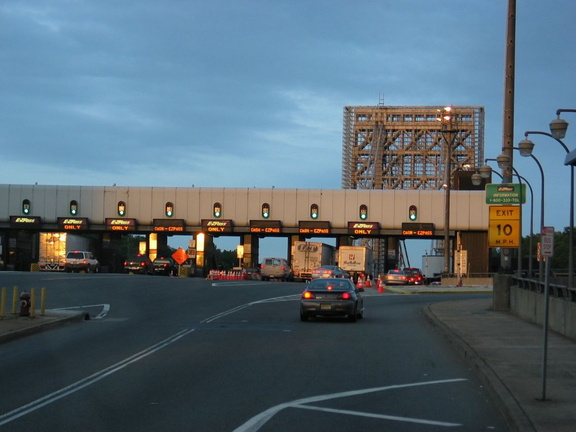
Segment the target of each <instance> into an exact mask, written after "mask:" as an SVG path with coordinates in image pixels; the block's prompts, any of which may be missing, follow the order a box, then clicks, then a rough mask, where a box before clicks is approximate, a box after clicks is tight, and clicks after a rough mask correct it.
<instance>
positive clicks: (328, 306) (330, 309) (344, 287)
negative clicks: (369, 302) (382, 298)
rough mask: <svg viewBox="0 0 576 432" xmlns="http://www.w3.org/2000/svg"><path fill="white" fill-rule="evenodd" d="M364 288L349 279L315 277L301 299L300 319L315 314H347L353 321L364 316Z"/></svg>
mask: <svg viewBox="0 0 576 432" xmlns="http://www.w3.org/2000/svg"><path fill="white" fill-rule="evenodd" d="M362 291H364V289H363V288H356V287H355V286H354V284H353V283H352V282H351V281H350V280H349V279H342V278H331V279H314V280H313V281H312V282H310V283H309V284H308V285H307V287H306V290H305V291H304V292H303V293H302V297H301V299H300V319H301V320H302V321H308V318H310V317H313V316H318V315H319V316H346V317H348V320H349V321H351V322H356V320H357V319H358V318H363V317H364V298H363V297H362V294H361V292H362Z"/></svg>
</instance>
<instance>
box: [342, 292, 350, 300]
mask: <svg viewBox="0 0 576 432" xmlns="http://www.w3.org/2000/svg"><path fill="white" fill-rule="evenodd" d="M340 298H341V299H342V300H350V299H351V298H352V296H351V295H350V293H347V292H345V293H342V295H341V296H340Z"/></svg>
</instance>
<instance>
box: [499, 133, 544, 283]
mask: <svg viewBox="0 0 576 432" xmlns="http://www.w3.org/2000/svg"><path fill="white" fill-rule="evenodd" d="M526 141H527V140H523V141H521V142H520V144H519V146H518V147H512V148H513V149H514V150H519V151H520V155H521V156H525V157H528V156H530V157H531V158H532V159H533V160H534V162H536V164H537V165H538V169H539V170H540V177H541V179H542V187H541V190H540V196H541V198H540V232H542V227H543V226H544V209H545V206H544V202H545V199H544V198H545V194H544V191H545V188H544V180H545V178H544V170H543V169H542V164H540V161H539V160H538V158H536V156H534V155H533V154H532V147H534V144H533V143H532V147H530V141H528V142H526ZM498 160H499V162H498V165H500V164H502V165H504V166H506V165H507V162H509V159H508V157H507V156H506V155H504V154H501V155H500V156H498ZM500 168H501V169H502V167H500ZM543 276H544V262H543V261H542V260H540V261H539V262H538V280H540V281H542V279H543Z"/></svg>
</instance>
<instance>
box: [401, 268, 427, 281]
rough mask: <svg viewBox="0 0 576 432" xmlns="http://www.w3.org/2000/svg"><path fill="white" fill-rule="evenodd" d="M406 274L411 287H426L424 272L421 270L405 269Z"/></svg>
mask: <svg viewBox="0 0 576 432" xmlns="http://www.w3.org/2000/svg"><path fill="white" fill-rule="evenodd" d="M404 273H405V274H406V280H407V283H408V284H409V285H425V284H426V280H425V279H424V276H423V275H422V271H421V270H420V269H419V268H415V267H408V268H405V269H404Z"/></svg>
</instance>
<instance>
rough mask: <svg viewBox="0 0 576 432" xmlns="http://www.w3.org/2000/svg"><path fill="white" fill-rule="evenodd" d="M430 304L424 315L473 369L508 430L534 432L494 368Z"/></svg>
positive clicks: (533, 428) (523, 412) (425, 308)
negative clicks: (498, 408)
mask: <svg viewBox="0 0 576 432" xmlns="http://www.w3.org/2000/svg"><path fill="white" fill-rule="evenodd" d="M431 306H433V305H431V304H429V305H427V306H425V307H424V308H423V310H424V315H425V316H426V318H427V319H428V321H430V323H431V324H432V325H434V326H435V327H436V328H438V329H439V330H440V331H442V333H443V334H444V336H445V337H446V338H447V339H448V340H449V341H450V343H451V344H452V345H453V346H454V348H455V349H456V351H458V352H459V353H460V355H462V357H464V359H465V360H466V362H467V363H468V364H469V365H470V366H471V368H472V369H473V370H474V373H475V374H476V375H477V376H478V378H479V379H480V381H481V382H482V384H483V385H484V388H485V389H486V390H487V391H488V392H489V394H490V396H491V397H492V399H493V400H495V401H496V402H497V404H498V406H499V407H500V410H501V412H502V414H503V415H504V418H505V419H506V422H507V423H508V425H509V426H510V430H511V431H514V432H536V429H535V427H534V425H533V424H532V422H531V421H530V419H529V417H528V415H527V414H526V412H525V411H524V410H523V409H522V407H521V406H520V405H519V404H518V401H517V400H516V398H515V397H514V395H512V394H511V393H510V391H509V390H508V388H507V387H506V384H505V383H504V382H502V380H501V379H500V378H499V377H498V375H496V373H495V372H494V370H493V369H492V368H491V367H490V366H489V365H488V364H487V363H486V362H485V361H484V360H483V359H482V358H481V357H480V356H479V355H478V354H477V353H476V351H474V349H473V348H472V347H471V346H470V345H469V344H468V343H467V342H466V341H465V340H464V339H462V338H461V337H460V336H458V335H457V334H456V333H455V332H454V331H452V329H451V328H450V327H449V326H447V325H446V324H445V323H444V322H443V321H442V320H441V319H439V318H438V316H436V314H435V313H434V312H433V311H432V310H431Z"/></svg>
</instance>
